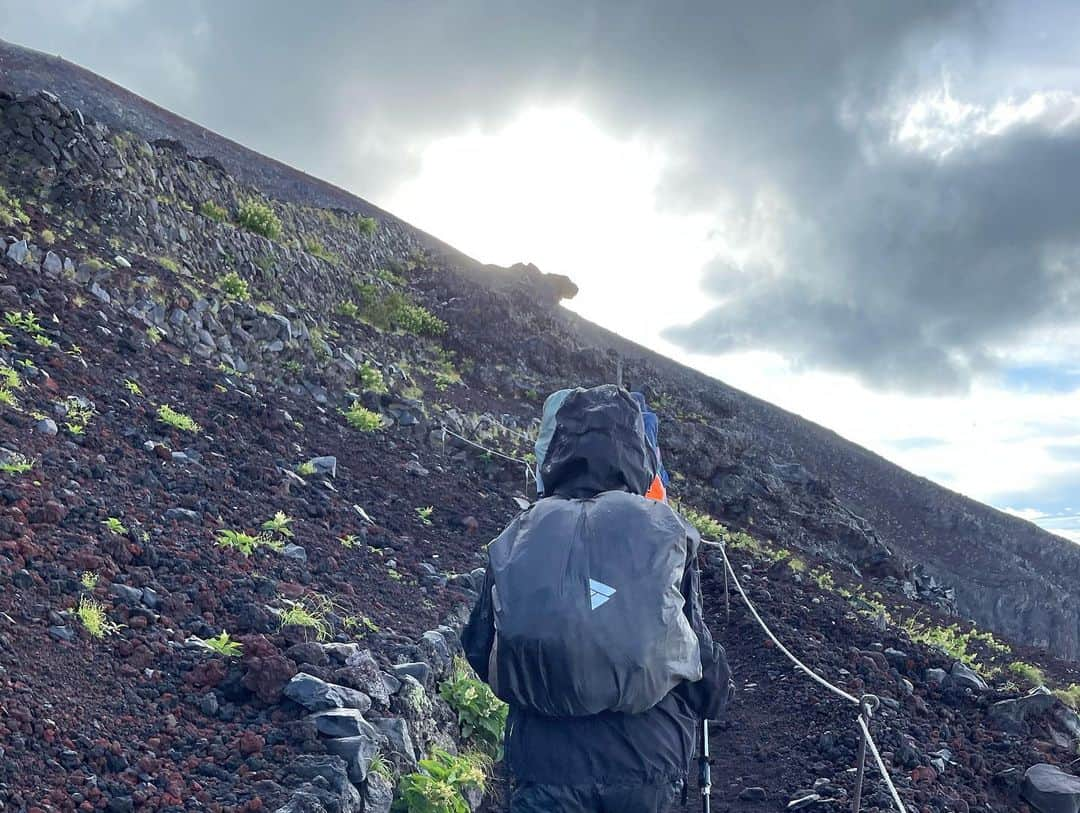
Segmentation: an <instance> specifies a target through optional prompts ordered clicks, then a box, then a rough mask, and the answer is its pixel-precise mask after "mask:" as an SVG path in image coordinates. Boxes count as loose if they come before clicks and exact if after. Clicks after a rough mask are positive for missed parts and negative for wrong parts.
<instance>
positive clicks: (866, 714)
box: [702, 539, 908, 813]
mask: <svg viewBox="0 0 1080 813" xmlns="http://www.w3.org/2000/svg"><path fill="white" fill-rule="evenodd" d="M702 544H705V545H711V546H713V547H716V548H719V549H720V554H721V556H723V558H724V567H725V568H726V570H725V578H726V576H727V574H729V573H730V574H731V578H732V580H733V581H734V582H735V589H736V590H738V592H739V595H740V596H742V600H743V602H744V603H745V604H746V608H747V609H748V610H750V614H751V615H752V616H753V617H754V620H755V621H757V623H758V625H759V626H760V627H761V629H762V630H763V631H764V632H765V634H766V635H767V636H768V637H769V640H771V641H772V642H773V643H774V644H776V647H777V649H779V650H780V651H781V652H782V653H783V654H784V655H785V656H786V657H787V659H788V660H790V661H791V662H792V663H793V664H795V666H796V667H798V668H799V669H800V670H801V671H802V672H804V673H805V674H806V676H807V677H809V678H810V679H812V680H813V681H814V682H815V683H817V684H819V685H820V686H822V687H824V688H826V689H828V690H829V691H830V692H832V693H833V694H835V695H837V696H838V697H842V698H843V699H844V700H847V701H848V702H849V703H852V704H854V705H856V706H858V707H859V716H858V717H857V718H856V722H857V723H858V725H859V731H860V732H861V735H862V745H860V749H859V750H860V754H861V755H862V759H861V760H860V761H861V762H862V761H863V759H864V758H865V749H869V750H870V754H871V755H872V756H873V757H874V763H875V764H876V765H877V769H878V772H879V773H880V774H881V778H882V779H883V780H884V781H885V785H886V787H888V789H889V794H890V795H891V796H892V800H893V803H894V804H895V805H896V809H897V810H898V811H899V813H908V809H907V807H906V806H905V805H904V802H903V800H902V799H901V798H900V793H899V792H898V791H897V790H896V785H894V784H893V781H892V777H891V776H889V771H888V769H887V768H886V767H885V761H884V760H883V759H882V758H881V754H880V753H879V752H878V749H877V745H876V744H875V743H874V738H873V737H872V736H871V735H870V726H869V722H868V721H869V718H870V716H871V715H872V714H873V713H874V712H875V711H877V708H878V706H879V705H881V701H880V700H879V699H878V698H877V697H876V696H875V695H872V694H866V695H863V697H862V698H861V699H859V698H856V697H855V696H854V695H852V694H849V693H848V692H845V691H844V690H843V689H841V688H839V687H838V686H834V685H833V684H832V683H829V681H827V680H825V678H823V677H821V675H819V674H817V672H815V671H814V670H813V669H811V668H810V667H809V666H807V665H806V664H804V663H803V662H802V661H800V660H799V659H798V658H796V657H795V656H794V655H793V654H792V653H791V650H789V649H788V648H787V647H786V646H784V645H783V644H782V643H781V642H780V639H779V638H777V637H776V635H774V634H773V631H772V630H771V629H769V626H768V624H766V623H765V622H764V621H763V620H762V618H761V615H759V614H758V611H757V608H756V607H754V603H753V602H752V601H750V597H749V596H748V595H746V591H745V590H744V589H743V586H742V582H740V581H739V577H738V576H737V575H736V573H735V569H734V568H733V567H732V566H731V560H730V559H728V556H727V550H726V549H725V547H724V544H723V543H722V542H713V541H711V540H707V539H703V540H702ZM863 746H865V749H864V747H863ZM861 775H862V772H860V777H861ZM859 782H860V784H859V786H858V787H857V788H856V790H857V792H858V793H859V794H860V796H861V793H862V790H861V778H860V780H859ZM859 802H860V803H861V799H859ZM855 809H856V810H858V807H856V808H855Z"/></svg>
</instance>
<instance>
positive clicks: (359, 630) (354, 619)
mask: <svg viewBox="0 0 1080 813" xmlns="http://www.w3.org/2000/svg"><path fill="white" fill-rule="evenodd" d="M341 626H342V627H343V628H344V629H345V631H346V632H349V633H352V634H354V635H356V634H359V635H366V634H367V633H369V632H378V631H379V625H378V624H376V623H375V622H374V621H372V620H371V619H370V618H368V617H367V616H366V615H361V616H355V615H347V616H345V617H344V618H342V619H341Z"/></svg>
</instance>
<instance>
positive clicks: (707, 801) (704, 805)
mask: <svg viewBox="0 0 1080 813" xmlns="http://www.w3.org/2000/svg"><path fill="white" fill-rule="evenodd" d="M698 769H699V773H698V786H699V787H700V788H701V809H702V810H703V811H704V813H709V811H710V810H711V809H712V768H711V767H710V766H709V721H708V720H702V721H701V756H700V757H699V759H698Z"/></svg>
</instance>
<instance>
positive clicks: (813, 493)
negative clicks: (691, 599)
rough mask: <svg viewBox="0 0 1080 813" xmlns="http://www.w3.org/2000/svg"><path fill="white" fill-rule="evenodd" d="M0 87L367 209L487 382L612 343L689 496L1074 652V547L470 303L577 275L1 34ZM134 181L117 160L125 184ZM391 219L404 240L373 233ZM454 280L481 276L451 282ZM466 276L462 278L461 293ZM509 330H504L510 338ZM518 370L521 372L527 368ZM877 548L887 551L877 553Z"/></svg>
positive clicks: (670, 375) (832, 440)
mask: <svg viewBox="0 0 1080 813" xmlns="http://www.w3.org/2000/svg"><path fill="white" fill-rule="evenodd" d="M0 87H3V88H7V89H10V90H11V91H17V92H20V93H23V94H30V93H32V92H34V91H36V90H38V89H39V88H42V87H44V88H46V89H51V90H53V91H54V92H55V93H57V94H59V95H62V96H63V97H64V99H65V101H66V102H67V104H68V105H70V106H71V107H78V108H80V109H81V110H82V112H83V113H84V114H86V115H89V116H92V117H94V118H95V119H96V120H98V121H99V122H102V123H103V124H105V125H108V126H109V127H112V128H114V129H116V130H117V131H125V130H126V131H130V132H131V133H133V134H134V135H135V136H137V137H138V138H139V139H142V140H145V141H147V142H154V143H158V144H159V145H163V144H169V143H172V144H173V145H174V146H182V147H184V148H185V149H186V150H188V151H189V152H190V153H191V154H192V155H195V156H205V157H207V159H208V160H209V161H210V163H211V164H212V165H213V166H214V167H221V168H224V169H226V170H227V171H228V172H229V173H230V175H231V176H232V177H234V178H236V179H237V180H238V181H239V182H240V183H242V184H245V185H249V186H254V187H257V188H258V189H259V190H260V191H261V192H262V193H263V194H267V195H270V196H272V197H273V198H274V199H275V200H277V201H279V202H288V203H292V204H295V205H296V206H298V207H328V206H330V207H338V209H337V211H338V212H339V213H359V214H362V215H368V216H375V217H377V218H379V220H380V222H381V223H382V224H383V229H381V230H380V231H381V232H383V233H382V234H380V235H379V236H378V237H377V238H376V239H375V240H374V241H371V242H370V243H364V244H363V248H364V251H362V252H359V253H357V252H350V251H346V252H345V254H344V255H343V256H344V257H345V258H346V260H347V263H346V264H347V266H348V267H349V268H350V269H353V270H359V269H363V270H367V271H370V270H372V269H373V268H374V267H377V266H378V265H379V264H385V263H386V262H387V261H388V260H389V259H393V258H397V259H399V260H400V259H405V258H408V257H411V256H412V253H413V252H414V251H416V250H420V249H423V250H427V251H430V252H433V256H434V257H437V258H438V263H440V264H442V265H445V266H451V267H452V268H453V269H454V271H455V272H457V273H456V274H454V275H453V276H450V277H445V279H448V280H449V281H450V283H449V284H448V285H443V284H441V282H440V281H441V280H442V279H444V277H443V276H442V275H440V276H436V277H435V278H434V279H431V280H429V281H428V282H427V283H425V284H426V285H427V286H428V289H429V290H431V292H432V294H433V295H434V296H437V297H439V301H441V302H449V303H450V305H449V307H451V308H452V309H453V310H454V311H455V312H456V313H457V315H458V317H459V318H458V320H457V321H456V322H455V325H456V326H458V328H459V329H461V330H462V331H463V333H464V335H467V336H468V337H469V339H470V341H472V342H474V343H476V342H481V341H485V342H486V341H490V342H491V344H490V345H488V346H489V348H490V349H491V350H492V351H493V353H492V355H491V358H490V361H491V362H492V363H495V362H497V363H500V364H501V365H503V366H504V367H505V368H506V370H504V371H502V372H501V373H500V374H499V376H498V377H497V378H496V379H495V380H494V381H491V382H487V383H489V384H494V385H498V386H497V388H496V387H493V386H492V387H489V389H490V390H491V391H492V394H496V393H498V394H500V395H506V396H509V397H513V398H520V397H521V396H522V394H523V393H524V392H528V391H531V390H533V389H536V390H537V391H542V390H543V387H544V386H548V385H551V386H560V385H562V384H563V383H565V381H568V380H569V381H592V380H609V379H610V378H611V377H612V376H613V367H614V362H613V359H612V358H611V357H610V356H609V355H608V354H609V353H615V354H617V355H621V356H622V357H623V358H624V363H625V366H626V369H627V372H628V375H631V376H632V379H631V380H633V381H634V382H638V383H642V384H644V385H646V386H647V387H649V388H651V389H652V390H653V395H654V396H657V397H659V398H660V403H661V414H662V416H663V417H665V418H666V419H667V430H666V432H667V447H668V452H669V457H670V458H671V459H672V460H673V462H674V463H676V464H677V468H679V469H680V470H681V471H682V472H683V473H684V474H685V475H686V476H687V478H688V479H687V485H688V486H689V487H692V488H693V489H698V491H697V492H696V493H695V500H696V502H697V503H698V504H700V505H701V506H702V507H705V508H708V509H709V510H710V511H712V512H713V513H714V514H718V515H722V516H724V517H725V518H727V519H729V520H731V521H733V522H736V523H739V524H748V523H749V522H751V521H753V522H754V523H756V525H757V527H758V528H760V529H761V533H762V534H764V535H783V536H784V537H785V538H787V539H788V540H790V541H791V543H792V544H796V545H799V546H801V547H804V548H814V549H815V550H816V552H817V553H819V554H820V555H823V556H826V557H830V558H834V559H837V560H845V561H849V562H853V563H854V564H856V566H858V567H860V569H862V570H863V571H864V572H866V571H872V570H875V569H876V570H877V572H881V573H887V572H889V571H891V572H892V573H893V574H894V575H897V576H898V577H902V576H904V575H906V576H907V577H908V580H909V581H911V582H912V584H913V586H916V587H917V586H918V585H917V584H915V582H916V581H917V580H914V579H912V578H911V574H912V569H913V568H915V567H918V568H920V573H921V576H922V579H923V580H924V581H925V582H926V583H930V582H937V583H940V584H943V585H945V586H946V587H947V588H948V589H951V590H952V591H953V595H954V597H955V601H956V604H957V607H958V609H959V611H960V612H961V613H962V614H963V615H965V616H967V617H971V618H973V619H975V620H976V621H977V622H978V623H980V624H981V625H983V626H985V627H989V628H991V629H993V630H995V631H998V632H1001V633H1004V634H1008V635H1010V636H1012V637H1014V638H1016V639H1018V640H1021V641H1023V642H1025V643H1027V644H1032V645H1037V646H1044V647H1047V648H1050V649H1051V650H1053V651H1054V652H1056V653H1057V654H1058V655H1060V656H1062V657H1070V658H1078V657H1080V587H1078V585H1080V546H1077V545H1075V544H1072V543H1070V542H1067V541H1065V540H1063V539H1061V538H1060V537H1057V536H1054V535H1052V534H1049V533H1047V532H1045V531H1043V530H1041V529H1039V528H1038V527H1036V526H1035V525H1032V524H1031V523H1028V522H1025V521H1023V520H1020V519H1018V518H1016V517H1013V516H1009V515H1007V514H1003V513H1001V512H999V511H996V510H994V509H991V508H988V507H987V506H985V505H981V504H979V503H977V502H975V501H973V500H970V499H967V498H965V497H962V496H960V495H958V494H955V493H953V492H951V491H948V490H947V489H943V488H941V487H939V486H937V485H935V484H933V483H931V482H929V481H927V480H925V479H923V478H920V477H916V476H913V475H912V474H910V473H909V472H906V471H904V470H902V469H900V468H899V467H897V466H895V465H893V464H891V463H889V462H888V461H886V460H884V459H882V458H881V457H879V456H877V455H875V454H872V453H870V452H868V451H867V450H865V449H862V448H860V447H858V446H856V445H855V444H852V443H850V442H847V441H845V440H844V439H843V438H841V437H839V436H837V435H836V434H835V433H833V432H830V431H828V430H825V429H823V428H821V427H820V426H817V425H815V424H813V423H810V422H808V421H805V420H803V419H801V418H799V417H797V416H795V415H792V414H790V413H787V412H785V411H783V410H780V409H777V408H776V407H774V406H772V405H770V404H767V403H765V402H763V401H760V400H758V399H755V398H752V397H749V396H747V395H745V394H744V393H741V392H739V391H737V390H734V389H732V388H730V387H726V386H725V385H723V384H721V383H719V382H717V381H714V380H712V379H709V378H707V377H705V376H703V375H701V374H699V373H696V372H694V371H692V370H689V369H687V368H685V367H682V366H681V365H678V364H675V363H674V362H672V361H670V360H668V359H666V358H663V357H661V356H658V355H656V354H654V353H650V352H648V351H646V350H644V349H643V348H641V347H639V346H636V345H634V344H632V343H630V342H628V341H626V340H625V339H622V338H620V337H618V336H616V335H614V334H611V333H609V332H607V331H604V330H602V329H600V328H597V327H596V326H594V325H591V324H589V323H588V322H586V321H584V320H582V319H580V318H578V317H576V316H574V315H573V314H570V313H569V312H567V311H565V310H563V309H550V310H548V309H537V308H535V307H534V306H533V305H534V303H532V302H529V301H528V300H527V299H525V298H522V297H518V298H516V299H515V300H514V302H515V303H516V304H515V305H514V314H515V315H517V316H519V317H520V321H521V324H520V325H517V324H516V323H515V322H513V321H511V322H510V323H507V324H505V325H497V324H493V323H491V322H489V321H487V320H486V313H485V312H484V311H483V309H482V308H480V307H478V305H479V303H480V302H483V301H484V298H485V297H486V296H487V293H488V292H489V291H492V290H505V289H507V288H510V289H515V288H517V289H518V290H520V291H521V292H523V293H524V292H531V294H532V295H533V297H534V298H535V299H539V300H542V301H551V298H552V297H553V296H568V295H572V293H573V291H574V290H575V289H574V288H573V286H572V284H569V283H568V281H566V280H565V279H560V278H553V277H551V276H550V275H549V276H544V275H540V274H539V273H536V272H535V269H530V268H528V267H525V266H517V267H515V268H514V269H510V270H503V269H492V268H491V267H483V266H480V265H479V264H478V263H477V262H475V261H474V260H472V259H471V258H469V257H467V256H465V255H464V254H462V253H461V252H458V251H456V250H455V249H453V248H452V247H450V246H448V245H446V244H445V243H443V242H441V241H439V240H437V239H435V238H433V237H432V236H431V235H428V234H426V233H424V232H422V231H420V230H417V229H415V228H413V227H411V226H409V225H408V224H406V223H404V222H403V221H401V220H400V219H398V218H396V217H394V216H393V215H392V214H390V213H387V212H384V211H383V210H381V209H379V208H378V207H376V206H374V205H373V204H371V203H369V202H368V201H365V200H362V199H360V198H358V197H356V196H354V195H351V194H349V193H348V192H346V191H344V190H342V189H340V188H338V187H335V186H333V185H331V184H328V183H326V182H324V181H321V180H318V179H316V178H312V177H311V176H308V175H305V174H304V173H302V172H299V171H297V170H296V169H293V168H292V167H288V166H286V165H284V164H282V163H281V162H278V161H274V160H271V159H269V158H266V157H264V156H261V155H259V154H258V153H256V152H254V151H252V150H250V149H248V148H246V147H244V146H243V145H240V144H237V143H235V142H233V141H230V140H228V139H225V138H223V137H221V136H219V135H217V134H215V133H213V132H211V131H209V130H207V129H206V128H204V127H201V126H199V125H198V124H196V123H193V122H190V121H187V120H185V119H183V118H182V117H180V116H177V115H175V114H173V113H171V112H169V111H167V110H165V109H163V108H161V107H159V106H157V105H154V104H153V103H152V102H149V101H147V100H145V99H142V98H140V97H139V96H137V95H136V94H133V93H131V92H130V91H128V90H126V89H124V88H121V87H119V86H117V85H115V84H114V83H112V82H109V81H108V80H106V79H104V78H102V77H100V76H97V75H95V74H93V73H92V72H90V71H87V70H85V69H83V68H81V67H79V66H77V65H74V64H72V63H71V62H68V61H66V60H63V59H60V58H59V57H55V56H50V55H46V54H42V53H39V52H37V51H33V50H31V49H28V48H22V47H20V46H17V45H14V44H11V43H6V42H4V41H2V40H0ZM9 126H10V125H9ZM23 126H24V127H25V126H26V123H25V122H24V125H23ZM50 126H51V125H50ZM52 135H55V133H53V134H52ZM26 138H27V139H28V146H29V147H30V149H32V150H37V151H39V152H40V153H42V156H41V157H43V155H44V154H48V153H49V151H50V148H49V146H48V145H49V144H50V143H51V144H52V145H53V148H54V149H56V150H59V149H61V145H59V144H57V143H56V142H55V140H54V139H53V138H52V137H51V135H50V134H49V133H48V132H39V133H37V134H34V133H33V131H32V130H31V131H27V135H26ZM129 165H130V164H129ZM206 169H207V171H209V169H210V168H209V167H207V168H206ZM130 180H131V176H128V184H129V185H130ZM121 185H123V184H121ZM166 185H167V184H166ZM158 186H159V184H157V182H156V181H152V180H149V179H148V180H147V182H146V184H145V186H144V189H145V191H146V192H147V193H151V194H153V195H156V196H158V197H161V198H162V205H163V206H164V207H165V208H166V209H168V208H170V204H169V203H168V202H167V200H166V199H171V197H172V196H171V195H170V193H168V192H167V191H166V192H164V193H162V190H161V189H160V188H158ZM213 194H214V193H213V190H212V189H204V190H201V191H200V193H199V194H198V195H191V194H189V196H188V197H189V198H191V200H186V201H185V202H186V203H187V204H188V205H193V204H195V205H197V204H198V203H199V202H200V201H201V199H202V197H203V196H208V197H211V198H212V197H213ZM219 197H220V195H219ZM177 199H178V200H180V199H182V196H181V197H179V198H177ZM144 219H145V215H144ZM159 219H164V220H165V221H167V222H169V223H175V227H176V228H179V227H181V226H182V227H183V228H187V229H191V228H194V227H193V223H194V222H195V221H193V220H192V219H191V218H185V217H183V216H181V215H178V214H177V213H175V212H171V211H165V212H163V213H159V212H152V213H150V219H148V220H146V222H147V223H150V222H153V221H157V220H159ZM200 231H205V230H200ZM309 231H312V232H318V231H319V228H318V227H317V226H315V227H313V228H311V229H309ZM387 234H392V235H395V236H396V237H398V238H400V239H397V240H391V239H387V236H386V235H387ZM288 237H289V239H296V238H297V233H296V232H295V231H293V232H289V233H288ZM154 241H155V246H156V247H155V248H154V253H155V254H157V253H162V251H164V250H165V242H172V241H175V235H160V234H159V235H155V236H154ZM163 241H164V242H163ZM169 251H171V254H176V253H177V252H176V250H174V249H170V250H169ZM166 253H169V252H166ZM270 254H272V252H264V253H263V254H261V255H259V256H267V255H270ZM251 260H252V258H251V257H249V258H248V261H249V262H250V261H251ZM287 262H288V263H289V264H295V263H297V262H299V263H301V264H302V265H303V263H304V260H303V258H301V257H296V256H289V258H288V259H287ZM199 263H200V267H203V268H205V267H207V266H209V265H211V264H220V263H218V260H217V258H216V257H215V256H213V255H212V254H205V253H204V254H203V255H202V256H200V257H199ZM303 267H304V268H305V270H306V269H307V266H306V265H303ZM325 271H326V269H322V268H320V269H318V273H320V274H321V275H322V276H323V279H322V280H321V281H320V283H319V285H320V286H325V287H328V288H329V289H330V290H332V291H333V290H336V291H337V293H338V294H339V296H338V297H337V299H340V296H341V294H342V292H341V290H340V286H336V285H333V284H329V283H328V282H327V280H326V279H325ZM462 278H467V279H468V280H469V281H471V282H475V283H477V285H473V286H468V287H462V283H461V282H460V280H461V279H462ZM465 290H469V291H476V293H475V294H474V295H472V296H471V297H470V298H469V299H467V300H466V299H465V297H463V295H462V294H463V293H464V291H465ZM283 292H286V293H287V294H288V295H289V296H290V297H295V298H296V299H298V300H300V301H302V302H304V303H305V304H307V305H309V306H310V305H313V304H315V303H316V302H318V303H319V304H320V305H322V306H324V307H329V308H335V307H337V306H338V304H339V302H338V301H334V300H335V297H333V296H330V297H327V296H325V295H324V294H325V293H326V291H318V292H316V293H317V294H318V295H317V296H309V294H310V293H311V292H310V291H307V290H300V291H297V290H296V287H295V286H291V287H288V289H287V291H286V289H285V288H284V287H283ZM264 293H265V292H264ZM463 300H464V301H463ZM538 312H539V313H541V314H542V315H539V316H538V315H537V314H538ZM511 325H513V326H514V327H515V328H517V329H516V330H515V331H514V332H509V331H505V330H503V328H509V327H510V326H511ZM508 336H516V337H518V339H517V341H515V342H508V341H507V337H508ZM526 370H527V371H531V374H529V375H526V374H524V371H526ZM883 557H884V558H887V559H888V560H889V563H888V565H887V566H886V567H884V568H882V562H881V561H880V560H881V559H882V558H883Z"/></svg>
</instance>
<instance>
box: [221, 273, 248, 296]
mask: <svg viewBox="0 0 1080 813" xmlns="http://www.w3.org/2000/svg"><path fill="white" fill-rule="evenodd" d="M217 286H218V287H219V288H220V289H221V291H222V293H224V294H225V298H226V299H228V300H230V301H233V302H247V300H248V299H250V298H251V291H250V290H248V284H247V280H245V279H244V278H243V277H241V276H240V275H239V274H237V273H236V272H235V271H230V272H229V273H228V274H222V275H221V276H220V277H218V278H217Z"/></svg>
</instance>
